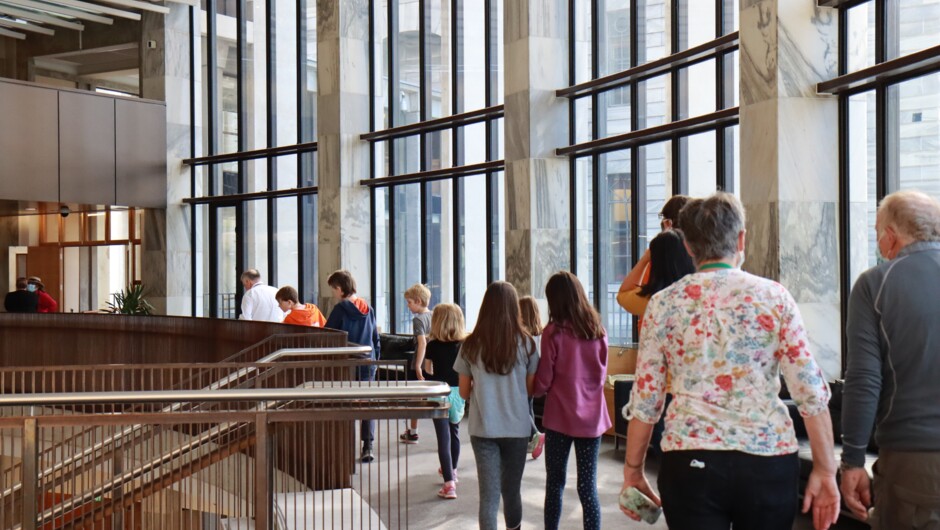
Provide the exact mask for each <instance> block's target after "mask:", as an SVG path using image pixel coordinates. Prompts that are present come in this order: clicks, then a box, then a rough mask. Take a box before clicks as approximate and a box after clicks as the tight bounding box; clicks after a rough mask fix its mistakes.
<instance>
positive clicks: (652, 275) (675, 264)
mask: <svg viewBox="0 0 940 530" xmlns="http://www.w3.org/2000/svg"><path fill="white" fill-rule="evenodd" d="M649 253H650V260H649V279H648V280H647V282H646V283H645V284H643V285H641V286H639V287H636V288H634V289H631V290H629V291H623V292H620V293H618V294H617V303H619V304H620V306H621V307H623V308H624V309H626V310H627V312H629V313H630V314H632V315H636V316H638V317H640V318H641V319H642V318H643V313H645V312H646V305H647V304H648V303H649V301H650V298H652V296H653V295H654V294H656V293H658V292H659V291H662V290H663V289H665V288H666V287H669V286H670V285H672V284H674V283H675V282H676V281H677V280H679V279H680V278H682V277H683V276H685V275H686V274H691V273H693V272H695V264H694V263H692V258H691V256H689V253H688V252H686V250H685V244H684V240H683V238H682V234H681V233H680V232H677V231H675V230H665V231H663V232H660V234H659V235H658V236H656V237H654V238H653V240H652V241H650V248H649Z"/></svg>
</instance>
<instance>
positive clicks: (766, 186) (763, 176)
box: [740, 99, 781, 204]
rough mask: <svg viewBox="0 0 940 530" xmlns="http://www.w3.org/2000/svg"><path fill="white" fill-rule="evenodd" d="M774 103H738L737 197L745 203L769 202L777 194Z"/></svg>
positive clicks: (775, 104) (773, 101) (775, 102)
mask: <svg viewBox="0 0 940 530" xmlns="http://www.w3.org/2000/svg"><path fill="white" fill-rule="evenodd" d="M777 103H778V102H777V100H773V99H771V100H766V101H762V102H760V103H754V104H749V105H742V106H741V111H740V123H741V125H740V127H741V140H740V141H741V147H740V153H741V200H742V201H743V202H745V203H754V204H756V203H761V202H772V201H775V200H777V197H778V196H779V186H780V182H779V179H778V178H777V169H778V166H779V164H778V159H779V156H780V150H779V149H778V142H779V141H781V140H780V139H779V138H778V136H777V128H778V115H777Z"/></svg>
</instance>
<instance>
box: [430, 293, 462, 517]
mask: <svg viewBox="0 0 940 530" xmlns="http://www.w3.org/2000/svg"><path fill="white" fill-rule="evenodd" d="M466 336H467V331H466V326H465V325H464V319H463V311H461V310H460V306H457V305H454V304H437V307H435V308H434V312H433V313H432V314H431V341H430V342H428V345H427V349H426V352H425V353H426V355H427V362H428V363H429V364H430V365H431V370H430V371H429V372H428V378H429V379H431V380H434V381H441V382H443V383H447V384H448V385H450V395H449V396H448V397H446V398H445V399H446V400H447V402H448V403H450V413H449V415H448V417H447V418H437V419H435V420H434V433H435V434H436V435H437V457H438V460H439V461H440V463H441V467H440V468H439V470H438V472H439V473H440V474H441V476H442V477H443V479H444V486H443V487H441V489H440V491H438V492H437V495H438V497H441V498H444V499H456V498H457V461H458V460H459V459H460V437H459V434H460V420H461V419H462V418H463V413H464V405H465V403H466V402H465V401H464V399H463V398H462V397H460V378H459V376H458V375H457V372H455V371H454V362H456V360H457V355H458V354H459V352H460V343H461V341H463V339H464V337H466Z"/></svg>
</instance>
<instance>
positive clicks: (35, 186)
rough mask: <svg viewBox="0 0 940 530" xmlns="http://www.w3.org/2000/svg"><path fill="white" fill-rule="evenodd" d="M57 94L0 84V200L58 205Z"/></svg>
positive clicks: (49, 90)
mask: <svg viewBox="0 0 940 530" xmlns="http://www.w3.org/2000/svg"><path fill="white" fill-rule="evenodd" d="M57 116H58V102H57V91H56V90H52V89H41V88H36V87H30V86H25V85H19V84H13V83H0V182H2V183H3V184H2V185H0V198H3V199H19V200H32V201H53V202H54V201H57V200H58V198H59V143H58V123H57V122H58V120H57Z"/></svg>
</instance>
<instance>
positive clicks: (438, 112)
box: [363, 0, 504, 333]
mask: <svg viewBox="0 0 940 530" xmlns="http://www.w3.org/2000/svg"><path fill="white" fill-rule="evenodd" d="M371 17H372V19H371V26H372V60H371V64H372V98H373V107H372V130H373V132H372V133H370V134H366V135H363V139H365V140H368V141H370V142H371V143H372V178H370V179H368V180H366V181H365V182H364V184H365V185H367V186H370V187H371V188H372V201H373V206H374V207H373V209H372V211H373V212H375V215H374V220H373V223H374V224H373V235H374V237H373V245H374V247H373V248H374V251H373V255H374V260H375V263H374V267H373V270H374V275H375V277H374V278H373V285H375V286H376V287H375V293H376V294H375V297H376V300H374V301H373V302H374V305H375V307H376V309H377V312H378V318H379V326H380V327H381V328H382V329H383V330H387V331H393V332H399V333H408V332H410V331H411V314H410V313H409V311H408V308H407V306H406V305H405V301H404V298H403V297H402V293H403V292H404V291H405V289H407V288H408V287H409V286H411V285H412V284H414V283H418V282H420V283H424V284H426V285H427V286H428V287H429V288H430V289H431V304H432V306H433V305H434V304H436V303H439V302H451V303H457V304H459V305H460V306H461V307H462V308H463V309H464V312H465V313H466V316H467V324H468V326H469V327H471V328H472V326H473V324H474V322H475V321H476V313H477V311H478V309H479V306H480V301H481V300H482V297H483V292H484V290H485V289H486V285H487V284H488V282H489V281H491V280H493V279H496V278H500V277H502V275H503V267H504V265H503V262H504V250H503V247H504V238H503V232H504V229H503V219H504V214H503V210H504V200H503V197H504V192H503V166H504V164H503V161H502V158H503V153H502V136H503V134H502V131H503V120H502V116H503V108H502V102H503V88H502V87H503V73H502V72H503V66H502V64H503V61H502V59H503V46H502V42H503V37H502V34H503V27H502V26H503V24H502V20H503V1H502V0H373V1H372V2H371Z"/></svg>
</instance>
